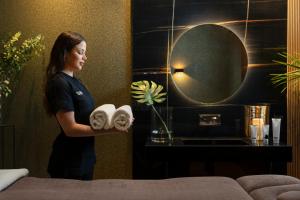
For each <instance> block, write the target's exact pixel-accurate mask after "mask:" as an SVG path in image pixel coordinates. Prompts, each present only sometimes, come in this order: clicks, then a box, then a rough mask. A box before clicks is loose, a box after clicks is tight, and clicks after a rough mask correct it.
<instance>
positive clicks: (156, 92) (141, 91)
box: [131, 80, 172, 142]
mask: <svg viewBox="0 0 300 200" xmlns="http://www.w3.org/2000/svg"><path fill="white" fill-rule="evenodd" d="M162 90H163V86H162V85H159V84H156V83H155V82H154V81H150V83H149V81H147V80H142V81H137V82H133V83H132V84H131V93H132V97H133V98H134V99H136V101H137V102H138V103H142V104H146V105H147V106H150V107H151V109H152V110H153V112H154V113H155V115H156V116H157V117H158V119H159V121H160V122H161V125H162V128H159V129H158V130H155V132H154V134H160V135H162V134H166V135H167V137H168V138H166V140H161V142H166V141H169V142H170V141H172V134H171V131H170V130H169V129H168V126H167V125H166V123H165V121H164V119H163V118H162V116H161V115H160V113H159V112H158V110H157V109H156V108H155V106H154V103H162V102H164V101H165V100H166V98H165V95H166V94H167V93H166V92H162Z"/></svg>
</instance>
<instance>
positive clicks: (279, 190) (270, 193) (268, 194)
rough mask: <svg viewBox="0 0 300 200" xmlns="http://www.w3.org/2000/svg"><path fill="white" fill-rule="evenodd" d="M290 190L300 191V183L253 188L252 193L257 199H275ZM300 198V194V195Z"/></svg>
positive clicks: (299, 198)
mask: <svg viewBox="0 0 300 200" xmlns="http://www.w3.org/2000/svg"><path fill="white" fill-rule="evenodd" d="M290 191H299V192H300V184H289V185H280V186H272V187H264V188H260V189H256V190H253V191H252V192H251V193H250V195H251V197H252V198H253V199H255V200H275V199H277V198H279V197H280V195H283V194H284V193H287V192H290ZM298 200H300V196H298Z"/></svg>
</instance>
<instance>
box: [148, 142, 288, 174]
mask: <svg viewBox="0 0 300 200" xmlns="http://www.w3.org/2000/svg"><path fill="white" fill-rule="evenodd" d="M145 153H146V157H147V159H148V160H152V161H153V162H158V161H160V162H164V163H165V169H164V170H165V172H164V173H165V174H164V175H165V177H170V175H169V171H170V167H173V168H174V167H175V166H179V165H183V163H185V165H187V163H189V164H188V165H190V163H192V162H203V163H205V166H206V167H205V168H206V170H208V171H209V173H208V174H207V175H218V174H215V172H214V169H213V168H214V166H213V165H214V163H220V162H235V163H247V164H244V165H247V168H249V169H248V171H251V173H276V174H286V164H287V162H291V161H292V146H291V145H288V144H284V143H280V144H273V143H272V142H270V143H269V144H264V143H263V142H262V141H259V142H257V143H256V144H252V143H251V141H248V140H245V139H242V140H240V139H230V140H228V139H217V140H216V139H213V140H211V139H195V138H194V139H192V140H189V139H186V138H175V139H174V140H173V141H172V142H170V143H163V144H161V143H153V142H151V141H150V140H149V139H148V140H147V141H146V144H145ZM170 163H172V164H170ZM253 163H264V166H266V167H265V168H266V169H264V170H257V168H259V167H257V164H256V165H253V166H251V164H253ZM185 168H190V166H188V167H187V166H186V167H185ZM254 168H255V170H256V172H255V170H254ZM179 170H181V172H180V173H177V174H176V173H175V174H173V175H172V176H181V175H188V174H187V173H182V170H183V168H182V167H179ZM185 170H188V169H185ZM173 171H174V170H173ZM249 173H250V172H249ZM242 175H248V174H247V173H245V174H242ZM237 176H238V175H237Z"/></svg>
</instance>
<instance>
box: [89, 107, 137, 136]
mask: <svg viewBox="0 0 300 200" xmlns="http://www.w3.org/2000/svg"><path fill="white" fill-rule="evenodd" d="M132 122H133V114H132V110H131V107H130V106H129V105H123V106H121V107H119V108H117V109H116V107H115V105H113V104H103V105H101V106H99V107H97V108H96V109H95V110H93V112H92V113H91V115H90V124H91V126H92V128H93V129H94V130H101V129H105V130H107V129H110V128H113V127H115V128H116V129H117V130H120V131H127V130H128V129H129V128H130V126H131V125H132Z"/></svg>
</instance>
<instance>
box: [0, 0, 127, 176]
mask: <svg viewBox="0 0 300 200" xmlns="http://www.w3.org/2000/svg"><path fill="white" fill-rule="evenodd" d="M130 4H131V3H130V0H81V1H74V0H43V1H41V0H30V1H24V0H0V27H1V29H0V36H1V37H2V36H4V35H5V34H7V33H9V32H10V33H15V32H17V31H21V32H22V33H23V36H24V38H26V37H29V36H33V35H36V34H39V33H41V34H42V35H44V36H45V44H46V50H45V53H44V55H43V56H42V57H41V58H39V59H35V60H34V61H32V62H31V63H29V64H28V65H27V66H26V68H25V69H24V71H23V72H22V74H21V80H20V84H19V86H18V87H17V89H16V91H15V93H14V95H13V96H12V97H11V98H10V100H11V101H10V106H9V107H8V122H9V123H12V124H14V125H15V127H16V150H17V154H16V155H17V167H26V168H28V169H29V170H30V174H31V175H32V176H38V177H46V176H47V173H46V167H47V162H48V157H49V153H50V150H51V145H52V141H53V139H54V138H55V136H56V134H57V133H58V132H59V130H58V126H57V123H56V121H55V119H53V118H51V119H49V118H48V117H47V116H46V114H45V112H44V109H43V105H42V95H43V94H42V93H43V91H42V77H43V73H44V71H45V65H46V64H47V62H48V59H49V53H50V50H51V47H52V44H53V42H54V40H55V39H56V37H57V35H58V34H59V33H60V32H62V31H67V30H71V31H76V32H80V33H81V34H83V35H84V36H85V37H86V39H87V45H88V46H87V57H88V62H87V64H86V65H85V66H84V69H83V71H82V72H81V73H80V74H79V77H80V79H82V80H83V82H84V83H85V84H86V85H87V87H88V88H89V90H90V92H91V93H92V95H93V96H94V99H95V101H96V104H97V105H101V104H104V103H113V104H115V105H116V106H121V105H123V104H129V103H130V93H129V86H130V82H131V30H130V29H131V22H130V19H131V16H130V7H131V5H130ZM131 141H132V140H131V132H129V133H122V134H121V133H116V134H111V135H106V136H98V137H97V143H96V151H97V165H96V171H95V178H130V177H131V168H132V167H131V155H132V148H131V146H132V144H131V143H132V142H131Z"/></svg>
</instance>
